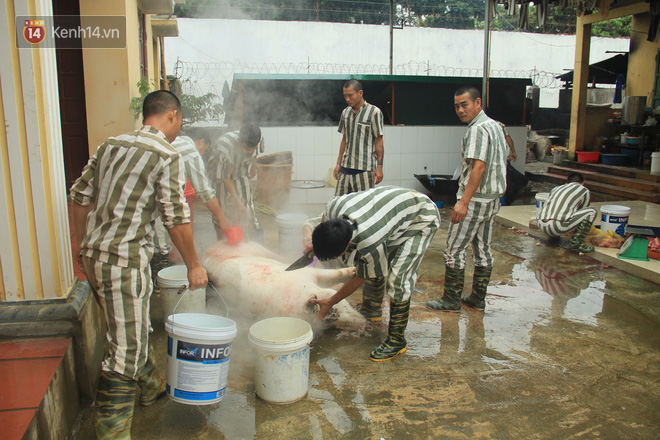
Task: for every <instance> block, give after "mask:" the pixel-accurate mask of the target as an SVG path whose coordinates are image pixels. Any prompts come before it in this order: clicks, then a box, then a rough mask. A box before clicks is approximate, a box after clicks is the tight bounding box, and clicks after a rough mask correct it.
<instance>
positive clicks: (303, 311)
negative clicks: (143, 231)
mask: <svg viewBox="0 0 660 440" xmlns="http://www.w3.org/2000/svg"><path fill="white" fill-rule="evenodd" d="M281 260H282V259H281V257H280V256H278V255H277V254H275V253H273V252H271V251H269V250H268V249H266V248H264V247H263V246H261V245H259V244H257V243H254V242H250V243H240V244H239V245H237V246H229V245H228V244H227V243H226V242H224V241H219V242H218V243H216V244H215V245H213V246H212V247H210V248H209V249H208V251H206V253H205V254H204V256H203V257H202V265H203V266H204V268H205V269H206V272H207V273H208V277H209V281H211V282H212V283H213V284H214V286H215V287H216V289H218V291H219V292H220V293H221V294H222V296H223V298H224V299H225V300H226V301H227V302H229V303H230V304H231V305H232V307H234V308H238V309H239V311H240V313H241V314H248V315H252V316H254V317H256V318H259V319H263V318H269V317H273V316H291V317H297V318H301V319H304V320H306V321H310V322H312V321H313V320H314V317H315V315H314V314H313V313H312V312H310V311H309V309H307V308H306V307H305V306H306V304H307V301H308V300H309V299H310V298H313V297H317V298H329V297H331V296H332V295H333V294H334V293H335V292H336V290H335V289H332V288H328V287H322V286H324V285H332V284H336V283H337V282H338V281H340V280H342V279H344V280H345V279H348V278H350V277H352V276H354V274H355V268H346V269H316V268H312V267H306V268H303V269H298V270H294V271H286V270H285V269H286V268H287V267H288V265H289V264H290V263H291V262H289V261H287V262H286V263H285V262H282V261H281ZM333 311H334V313H331V314H333V315H334V316H335V317H337V314H338V318H337V324H338V325H339V326H340V327H348V328H354V329H364V328H365V326H366V320H365V319H364V317H363V316H362V315H360V314H359V313H358V312H357V311H356V310H355V309H353V307H351V305H350V304H349V303H348V302H347V301H346V300H342V301H340V302H339V303H338V304H337V305H336V306H335V307H334V309H333Z"/></svg>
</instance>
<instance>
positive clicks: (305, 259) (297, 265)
mask: <svg viewBox="0 0 660 440" xmlns="http://www.w3.org/2000/svg"><path fill="white" fill-rule="evenodd" d="M312 254H313V251H309V252H307V253H306V254H303V256H302V257H300V258H298V259H297V260H296V261H294V262H293V264H292V265H291V266H289V267H287V268H286V269H284V270H285V271H286V270H296V269H302V268H303V267H306V266H309V265H310V264H311V263H312V261H314V256H313V255H312Z"/></svg>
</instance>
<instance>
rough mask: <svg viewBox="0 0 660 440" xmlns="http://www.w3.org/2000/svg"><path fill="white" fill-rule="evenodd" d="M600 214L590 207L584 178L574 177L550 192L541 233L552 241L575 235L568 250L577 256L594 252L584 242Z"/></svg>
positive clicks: (545, 205) (542, 215) (574, 174)
mask: <svg viewBox="0 0 660 440" xmlns="http://www.w3.org/2000/svg"><path fill="white" fill-rule="evenodd" d="M596 214H597V212H596V210H595V209H594V208H590V207H589V190H588V189H587V188H585V187H584V178H583V177H582V174H580V173H573V174H571V175H569V176H568V177H567V178H566V183H565V184H563V185H560V186H557V187H555V188H553V189H552V191H550V195H549V196H548V201H547V202H545V204H544V205H543V207H542V208H541V211H540V212H539V218H538V220H537V224H538V225H539V229H540V230H541V232H543V233H545V234H547V235H549V236H550V237H559V236H561V235H563V234H567V233H569V232H570V231H573V230H575V232H573V236H572V237H571V241H570V243H569V245H568V249H569V250H571V251H573V252H584V253H586V252H593V251H594V247H593V246H591V245H588V244H586V243H585V242H584V239H585V238H587V234H589V231H590V230H591V225H593V223H594V220H596Z"/></svg>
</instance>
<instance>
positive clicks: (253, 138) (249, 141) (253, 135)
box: [238, 125, 261, 148]
mask: <svg viewBox="0 0 660 440" xmlns="http://www.w3.org/2000/svg"><path fill="white" fill-rule="evenodd" d="M238 138H239V139H240V140H241V141H243V142H245V144H246V145H247V146H248V147H250V148H255V147H256V146H257V145H258V144H259V141H261V129H260V128H259V127H257V126H256V125H244V126H242V127H241V129H240V131H239V132H238Z"/></svg>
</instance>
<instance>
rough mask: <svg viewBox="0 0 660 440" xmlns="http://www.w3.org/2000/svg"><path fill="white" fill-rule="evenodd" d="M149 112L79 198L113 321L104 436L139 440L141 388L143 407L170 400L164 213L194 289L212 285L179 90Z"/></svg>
mask: <svg viewBox="0 0 660 440" xmlns="http://www.w3.org/2000/svg"><path fill="white" fill-rule="evenodd" d="M142 116H143V118H144V121H143V123H144V125H143V127H142V128H141V129H139V130H136V131H133V132H131V133H127V134H124V135H121V136H117V137H111V138H109V139H107V140H106V141H105V142H104V143H103V144H102V145H101V146H100V147H99V148H98V150H97V152H96V154H95V155H94V156H92V158H91V159H90V160H89V162H88V164H87V165H86V166H85V168H84V169H83V172H82V175H81V176H80V177H79V178H78V180H76V182H75V183H74V184H73V186H72V187H71V192H70V198H71V201H72V203H71V210H72V217H73V226H74V228H75V232H76V238H77V239H78V240H81V242H80V258H81V260H82V265H83V267H84V271H85V275H87V280H88V281H89V285H90V287H91V288H92V291H93V292H94V296H95V298H96V299H97V301H98V303H99V305H100V307H101V309H102V310H103V316H104V319H105V322H106V324H107V329H106V339H107V345H108V349H109V350H108V353H106V356H105V359H104V360H103V366H102V371H101V377H100V379H99V383H98V389H97V392H96V403H95V407H96V436H97V438H99V439H123V440H130V438H131V421H132V419H133V410H134V405H135V394H136V391H137V388H138V387H139V388H140V404H142V405H143V406H149V405H152V404H153V403H155V402H156V400H158V399H159V398H160V397H161V396H163V395H164V394H165V387H164V384H163V383H162V382H161V381H160V380H159V378H158V374H157V370H156V363H155V359H154V355H153V348H152V347H151V342H150V338H149V330H150V327H151V322H150V318H149V309H150V308H149V300H150V298H151V294H152V292H153V284H152V282H151V269H150V265H149V260H151V258H152V255H153V252H154V244H153V237H154V221H155V220H156V218H157V217H160V218H161V219H162V220H163V224H164V225H165V227H166V228H167V229H168V232H169V235H170V238H171V239H172V242H173V243H174V245H175V246H176V247H177V249H178V250H179V252H180V253H181V256H182V257H183V261H184V262H185V264H186V266H187V269H188V282H189V287H190V289H191V290H195V289H200V288H203V287H204V286H206V283H207V277H206V271H205V270H204V268H203V267H202V265H201V264H200V262H199V258H198V256H197V252H196V251H195V247H194V244H193V231H192V228H191V226H190V209H189V208H188V204H187V203H186V198H185V196H184V193H183V188H184V185H185V182H186V178H185V171H184V164H183V159H182V158H181V155H180V154H179V153H178V152H177V150H176V149H174V147H172V145H170V143H171V142H173V141H174V139H176V137H177V135H178V133H179V130H180V128H181V103H180V102H179V99H178V98H177V97H176V96H175V95H174V94H173V93H171V92H168V91H165V90H159V91H156V92H152V93H150V94H148V95H147V96H146V97H145V99H144V104H143V108H142ZM78 264H81V262H80V261H78Z"/></svg>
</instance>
